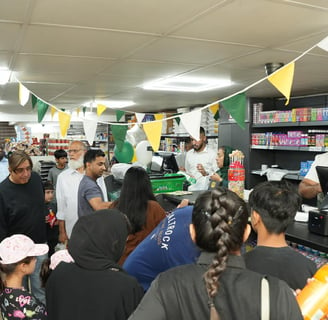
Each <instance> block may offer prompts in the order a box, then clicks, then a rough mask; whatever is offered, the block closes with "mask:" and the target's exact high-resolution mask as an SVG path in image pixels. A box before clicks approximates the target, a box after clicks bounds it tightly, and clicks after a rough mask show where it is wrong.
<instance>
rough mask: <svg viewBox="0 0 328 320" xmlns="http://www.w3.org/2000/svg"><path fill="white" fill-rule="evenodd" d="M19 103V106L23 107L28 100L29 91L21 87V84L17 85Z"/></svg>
mask: <svg viewBox="0 0 328 320" xmlns="http://www.w3.org/2000/svg"><path fill="white" fill-rule="evenodd" d="M18 90H19V94H18V96H19V103H20V104H21V106H23V107H24V106H25V105H26V103H27V101H28V99H29V98H30V91H29V90H28V89H27V88H26V87H25V86H23V85H22V84H21V83H19V89H18Z"/></svg>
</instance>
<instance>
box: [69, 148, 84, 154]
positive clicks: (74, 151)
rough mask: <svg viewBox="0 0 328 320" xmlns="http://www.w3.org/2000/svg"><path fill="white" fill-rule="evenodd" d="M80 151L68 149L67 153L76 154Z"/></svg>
mask: <svg viewBox="0 0 328 320" xmlns="http://www.w3.org/2000/svg"><path fill="white" fill-rule="evenodd" d="M81 150H82V149H70V150H67V152H68V153H78V152H79V151H81Z"/></svg>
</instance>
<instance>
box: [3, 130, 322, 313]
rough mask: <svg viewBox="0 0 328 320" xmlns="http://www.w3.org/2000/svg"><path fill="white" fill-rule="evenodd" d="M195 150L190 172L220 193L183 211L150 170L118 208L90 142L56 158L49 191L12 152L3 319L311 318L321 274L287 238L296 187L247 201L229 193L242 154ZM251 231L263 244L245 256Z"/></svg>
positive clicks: (101, 158) (271, 188)
mask: <svg viewBox="0 0 328 320" xmlns="http://www.w3.org/2000/svg"><path fill="white" fill-rule="evenodd" d="M191 142H192V146H193V148H192V150H190V151H188V153H187V157H186V160H187V162H188V163H187V165H186V170H189V173H190V170H192V169H191V168H192V166H193V165H196V169H195V170H196V171H195V172H194V174H196V175H198V178H199V181H201V180H202V179H203V178H204V177H207V179H208V181H210V182H211V184H212V185H209V186H207V188H206V189H208V190H203V191H202V192H201V193H200V195H199V196H198V198H197V200H196V202H195V204H194V205H189V204H188V202H187V201H183V202H182V203H181V204H180V205H179V206H178V207H177V208H176V209H174V210H173V211H172V212H166V211H165V209H164V208H163V207H162V206H161V204H160V203H159V202H158V201H157V198H156V197H155V195H154V193H153V190H152V184H151V181H150V178H149V175H148V173H147V171H146V170H145V168H143V167H141V166H131V167H130V168H129V169H128V170H127V171H126V172H125V174H124V178H123V181H122V185H121V190H120V193H119V196H118V198H117V199H116V200H113V201H108V193H107V191H106V187H105V183H104V177H103V173H104V172H105V171H106V170H107V168H106V157H105V154H104V153H103V152H102V151H101V150H93V149H91V150H87V148H86V146H85V144H84V143H83V142H81V141H73V142H71V143H70V145H69V148H68V151H67V153H66V152H65V151H64V150H63V151H59V152H57V154H56V155H55V159H56V167H54V169H53V170H52V172H51V173H49V177H51V179H52V180H51V181H47V182H44V183H42V180H41V177H40V175H39V174H38V173H37V172H34V171H33V162H32V160H31V158H30V157H29V156H28V155H27V154H26V153H24V152H22V151H15V152H13V153H12V155H11V156H10V157H9V158H8V175H7V176H6V177H5V178H4V179H3V181H2V182H1V183H0V271H1V276H2V281H1V283H0V309H1V313H2V317H3V319H5V320H11V319H34V320H38V319H52V320H66V319H67V320H71V319H78V320H84V319H85V320H86V319H97V320H102V319H104V320H105V319H115V320H116V319H117V320H121V319H122V320H123V319H133V320H134V319H137V320H138V319H141V320H144V319H156V320H162V319H163V320H164V319H211V320H216V319H221V320H230V319H231V320H233V319H286V320H287V319H288V320H294V319H295V320H296V319H303V316H302V314H301V311H300V309H299V306H298V304H297V301H296V299H295V290H297V289H302V288H303V287H304V286H305V285H306V282H307V279H309V278H311V277H312V276H313V274H314V273H315V272H316V265H315V264H314V263H313V262H312V261H311V260H309V259H308V258H306V257H304V256H303V255H301V254H299V253H297V252H296V251H295V250H293V249H292V248H291V247H290V246H288V244H287V242H286V239H285V231H286V228H287V226H288V224H289V223H290V222H291V221H292V220H293V219H294V217H295V214H296V212H297V210H298V208H299V207H300V205H301V198H300V195H299V194H298V192H297V190H295V188H293V186H291V185H289V184H288V183H286V182H264V183H262V184H259V185H257V186H256V187H255V188H254V189H253V191H252V192H251V193H250V196H249V202H248V204H247V203H246V202H245V201H244V200H243V199H241V198H240V197H239V196H238V195H236V194H235V193H234V192H232V191H230V190H228V189H227V188H226V187H227V180H228V178H227V170H228V162H227V161H228V159H229V154H230V153H231V152H232V151H233V149H232V148H230V147H228V146H223V147H220V148H219V150H218V154H217V157H216V160H215V158H214V155H212V154H211V157H209V154H208V152H209V151H208V150H207V148H206V136H205V134H204V132H202V131H201V132H200V140H198V141H196V140H195V139H192V140H191ZM189 152H190V154H189ZM203 157H205V158H206V161H203V160H202V159H203ZM2 159H3V158H1V150H0V161H1V160H2ZM67 159H68V164H67ZM191 159H193V160H191ZM209 160H210V162H211V164H210V163H208V162H209ZM199 161H203V164H204V166H203V165H202V166H201V167H200V166H198V168H197V165H198V162H199ZM213 161H214V163H213ZM214 184H215V186H214ZM198 185H199V184H198ZM251 230H252V231H251ZM250 233H252V235H253V236H254V235H255V236H256V238H257V246H256V247H255V248H254V249H253V250H251V251H249V252H247V253H244V254H242V252H243V247H244V243H245V242H246V241H247V239H248V238H249V235H250ZM59 249H60V250H59ZM295 270H297V272H295ZM263 284H265V285H266V286H268V299H267V301H266V304H267V305H269V308H267V318H263V303H264V302H263Z"/></svg>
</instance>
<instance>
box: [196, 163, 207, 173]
mask: <svg viewBox="0 0 328 320" xmlns="http://www.w3.org/2000/svg"><path fill="white" fill-rule="evenodd" d="M197 170H198V171H199V172H200V173H201V175H202V176H207V172H206V171H205V169H204V167H203V165H202V164H200V163H199V164H197Z"/></svg>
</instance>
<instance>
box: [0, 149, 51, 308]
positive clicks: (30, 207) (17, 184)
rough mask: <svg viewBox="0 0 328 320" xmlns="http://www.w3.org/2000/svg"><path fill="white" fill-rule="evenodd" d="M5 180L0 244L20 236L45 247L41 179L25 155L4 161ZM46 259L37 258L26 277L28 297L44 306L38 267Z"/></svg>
mask: <svg viewBox="0 0 328 320" xmlns="http://www.w3.org/2000/svg"><path fill="white" fill-rule="evenodd" d="M8 164H9V176H8V177H7V178H6V179H5V180H3V181H2V182H1V183H0V241H2V240H3V239H4V238H6V237H9V236H11V235H13V234H24V235H26V236H28V237H30V238H31V239H32V240H33V241H34V242H35V243H46V242H47V238H46V224H45V217H44V210H45V203H44V191H43V186H42V181H41V177H40V176H39V175H38V174H37V173H36V172H32V167H33V163H32V160H31V158H30V156H29V155H28V154H26V153H25V152H23V151H14V152H13V153H12V154H11V156H10V157H9V159H8ZM45 258H47V255H44V256H40V257H37V262H36V267H35V271H34V272H33V274H31V275H30V276H29V278H30V283H31V291H32V293H33V294H34V295H35V296H36V297H37V298H38V299H39V300H40V301H42V302H45V296H44V290H43V289H41V283H40V277H39V273H40V267H41V263H42V261H43V260H44V259H45Z"/></svg>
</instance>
